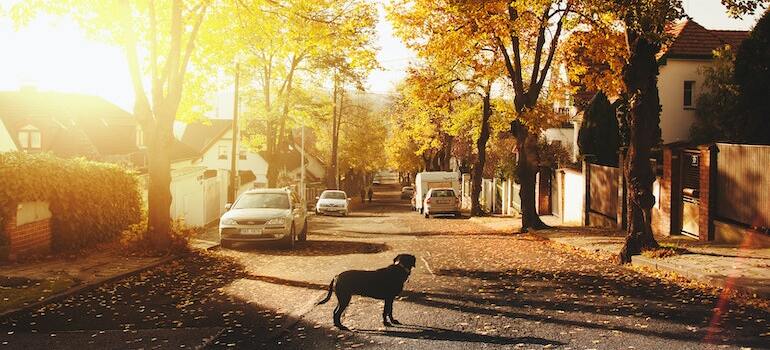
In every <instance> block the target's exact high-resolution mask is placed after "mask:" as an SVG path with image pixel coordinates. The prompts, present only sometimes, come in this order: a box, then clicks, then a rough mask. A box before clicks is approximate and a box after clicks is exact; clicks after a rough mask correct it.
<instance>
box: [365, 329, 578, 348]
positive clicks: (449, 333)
mask: <svg viewBox="0 0 770 350" xmlns="http://www.w3.org/2000/svg"><path fill="white" fill-rule="evenodd" d="M354 332H355V333H361V334H370V335H381V336H387V337H397V338H406V339H425V340H444V341H461V342H471V343H486V344H496V345H514V344H531V345H551V346H559V345H565V344H564V343H562V342H559V341H555V340H548V339H543V338H537V337H505V336H495V335H484V334H478V333H472V332H463V331H456V330H452V329H445V328H437V327H426V326H418V325H405V324H402V325H399V326H395V329H394V328H388V329H355V330H354Z"/></svg>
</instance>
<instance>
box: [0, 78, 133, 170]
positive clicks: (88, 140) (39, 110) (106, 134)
mask: <svg viewBox="0 0 770 350" xmlns="http://www.w3.org/2000/svg"><path fill="white" fill-rule="evenodd" d="M136 137H137V125H136V121H135V120H134V117H133V116H132V115H131V114H130V113H128V112H126V111H124V110H122V109H120V108H119V107H117V106H115V105H114V104H112V103H110V102H108V101H106V100H104V99H102V98H101V97H97V96H89V95H82V94H72V93H61V92H40V91H37V90H35V89H32V88H24V89H22V90H20V91H4V92H0V151H14V150H20V151H25V152H50V153H53V154H55V155H57V156H60V157H85V158H88V159H92V160H98V161H111V162H115V163H130V162H131V160H132V157H135V155H136V153H138V152H139V151H140V145H138V144H137V139H136Z"/></svg>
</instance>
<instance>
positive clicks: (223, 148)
mask: <svg viewBox="0 0 770 350" xmlns="http://www.w3.org/2000/svg"><path fill="white" fill-rule="evenodd" d="M229 150H230V147H227V146H219V156H218V157H217V158H218V159H227V152H228V151H229Z"/></svg>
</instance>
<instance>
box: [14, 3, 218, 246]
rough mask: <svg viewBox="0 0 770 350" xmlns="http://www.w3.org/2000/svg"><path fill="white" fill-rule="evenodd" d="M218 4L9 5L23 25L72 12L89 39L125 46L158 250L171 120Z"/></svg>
mask: <svg viewBox="0 0 770 350" xmlns="http://www.w3.org/2000/svg"><path fill="white" fill-rule="evenodd" d="M224 8H225V7H224V6H212V2H211V1H209V0H201V1H182V0H174V1H171V2H168V1H165V2H157V3H156V2H155V1H129V0H126V1H94V0H55V1H54V0H29V1H25V2H22V3H19V4H17V5H15V6H14V7H13V8H12V15H13V17H14V18H15V19H16V20H18V21H20V22H22V23H23V22H26V21H28V20H30V19H31V18H32V17H33V16H34V15H36V14H37V13H39V12H47V13H52V14H56V15H66V16H70V17H73V18H74V19H75V20H76V21H77V22H78V23H79V24H80V25H81V26H82V27H83V28H84V29H85V30H86V31H87V32H89V33H90V34H92V35H93V36H96V37H98V38H100V39H102V40H104V41H107V42H110V43H114V44H117V45H121V46H122V47H123V48H124V49H125V54H126V59H127V62H128V67H127V68H128V70H129V72H130V75H131V82H132V87H133V90H134V116H135V117H136V119H137V121H138V122H139V124H140V125H141V128H142V131H143V133H144V140H145V142H146V143H147V148H148V163H149V164H148V172H149V185H148V203H147V204H148V218H147V220H148V222H147V227H148V238H149V240H150V242H151V243H152V245H153V246H154V247H155V248H156V249H159V250H166V249H168V248H169V246H170V243H171V217H170V208H171V191H170V184H171V162H170V150H171V144H172V142H173V140H174V135H173V124H174V120H176V116H177V112H178V111H179V108H180V103H181V102H182V98H183V97H184V96H185V83H186V81H187V75H188V71H189V70H191V67H192V65H193V64H192V61H193V57H194V54H195V53H196V49H195V48H196V42H197V40H198V35H199V33H200V31H201V28H202V25H203V22H204V19H205V18H206V17H207V14H209V13H212V12H213V13H214V14H215V15H216V16H218V15H220V14H221V13H222V11H223V10H224ZM147 85H149V87H148V86H147Z"/></svg>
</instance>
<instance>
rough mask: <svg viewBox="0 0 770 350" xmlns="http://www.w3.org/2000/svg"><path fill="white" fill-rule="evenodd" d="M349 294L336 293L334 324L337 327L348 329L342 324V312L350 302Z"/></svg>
mask: <svg viewBox="0 0 770 350" xmlns="http://www.w3.org/2000/svg"><path fill="white" fill-rule="evenodd" d="M350 298H351V296H350V295H340V293H339V292H338V293H337V307H335V308H334V325H335V326H337V328H339V329H341V330H344V331H347V330H349V329H348V327H345V326H344V325H342V314H343V313H344V312H345V309H346V308H347V307H348V304H350Z"/></svg>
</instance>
